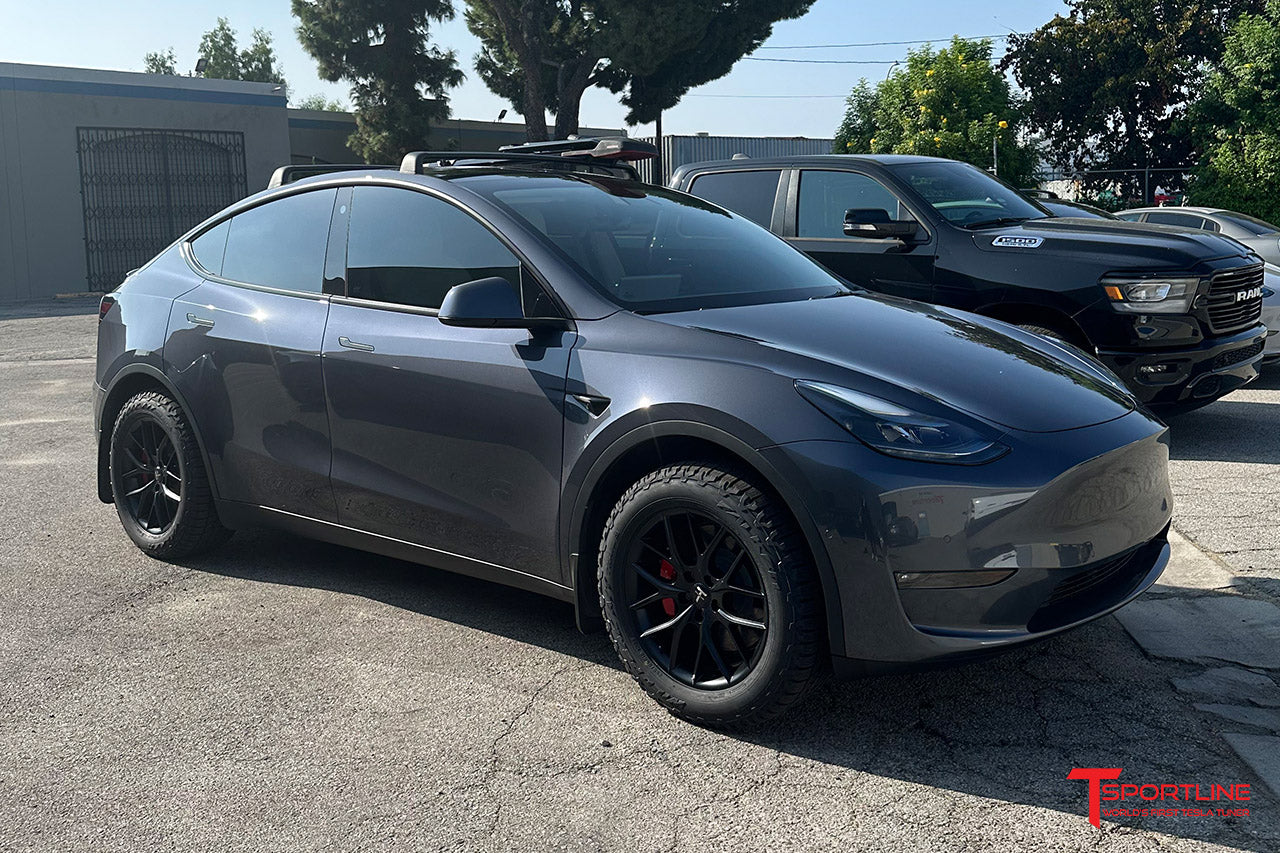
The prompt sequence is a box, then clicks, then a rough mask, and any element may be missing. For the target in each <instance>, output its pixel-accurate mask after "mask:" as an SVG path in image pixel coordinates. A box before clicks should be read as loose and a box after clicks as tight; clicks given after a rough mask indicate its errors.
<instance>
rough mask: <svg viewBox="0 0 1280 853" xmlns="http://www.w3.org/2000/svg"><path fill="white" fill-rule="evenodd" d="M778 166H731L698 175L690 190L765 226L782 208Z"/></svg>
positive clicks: (773, 220) (780, 171)
mask: <svg viewBox="0 0 1280 853" xmlns="http://www.w3.org/2000/svg"><path fill="white" fill-rule="evenodd" d="M781 179H782V170H781V169H734V170H733V171H730V172H708V173H706V174H701V175H697V176H696V177H695V178H694V179H693V181H692V183H690V185H689V192H690V193H691V194H693V195H696V196H697V197H698V198H704V199H706V200H707V201H709V202H711V203H712V204H717V205H719V206H720V207H723V208H724V209H725V210H732V211H733V212H734V213H736V214H738V215H739V216H745V217H746V218H747V219H750V220H751V221H752V222H754V223H756V224H757V225H762V226H764V227H765V228H770V227H772V226H773V224H774V222H775V219H777V220H778V221H779V222H780V220H781V217H780V216H776V214H781V212H782V211H783V210H784V209H785V201H786V198H785V193H781V192H779V186H780V185H781Z"/></svg>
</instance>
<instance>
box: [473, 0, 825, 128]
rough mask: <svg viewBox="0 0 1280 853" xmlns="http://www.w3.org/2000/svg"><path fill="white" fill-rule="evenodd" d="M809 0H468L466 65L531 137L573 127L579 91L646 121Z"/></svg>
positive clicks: (630, 118) (720, 72)
mask: <svg viewBox="0 0 1280 853" xmlns="http://www.w3.org/2000/svg"><path fill="white" fill-rule="evenodd" d="M812 3H813V0H653V1H652V2H649V3H643V4H639V3H635V2H624V0H468V2H467V12H466V18H467V26H468V27H469V28H470V29H471V31H472V32H473V33H474V34H475V35H476V36H478V37H479V38H480V41H481V44H482V50H481V52H480V54H479V56H478V57H477V58H476V71H477V72H478V73H479V74H480V77H481V79H482V80H484V82H485V84H486V85H487V86H488V87H489V88H490V89H491V90H492V91H493V92H494V93H496V94H498V95H500V96H501V97H503V98H506V99H507V100H508V101H510V102H511V103H512V105H513V106H514V107H515V109H516V110H517V111H518V112H520V113H521V114H522V115H523V116H524V118H525V126H526V128H527V130H528V134H529V138H530V139H531V140H542V139H546V138H547V137H548V128H547V125H546V119H545V113H546V111H548V110H549V111H551V112H552V113H554V114H555V116H556V123H555V127H554V136H555V137H557V138H561V137H564V136H567V135H568V134H570V133H576V132H577V130H578V126H579V114H580V104H581V101H582V95H583V93H584V92H586V90H587V89H588V88H591V87H592V86H600V87H603V88H606V89H609V90H610V91H612V92H614V93H615V94H618V95H620V96H621V100H622V103H623V105H624V106H626V107H627V110H628V113H627V118H626V121H627V122H628V123H629V124H641V123H644V122H649V121H653V120H654V119H655V118H656V117H657V115H658V113H660V112H661V111H662V110H664V109H667V108H669V107H672V106H675V104H677V103H678V102H679V101H680V99H681V98H682V97H683V96H684V94H685V93H686V92H688V91H689V89H691V88H693V87H694V86H700V85H702V84H703V83H707V82H710V81H711V80H715V79H718V78H719V77H722V76H724V75H725V74H727V73H728V72H729V70H730V69H731V68H732V67H733V65H734V63H736V62H737V61H738V60H739V59H740V58H741V57H742V56H744V55H745V54H747V53H750V52H751V51H753V50H755V48H756V47H758V46H759V45H760V44H761V43H762V42H763V41H764V40H765V39H766V38H768V37H769V34H770V33H771V32H772V29H773V24H774V23H776V22H777V21H780V20H783V19H785V18H793V17H798V16H799V15H802V14H804V12H805V11H807V10H808V8H809V6H810V5H812Z"/></svg>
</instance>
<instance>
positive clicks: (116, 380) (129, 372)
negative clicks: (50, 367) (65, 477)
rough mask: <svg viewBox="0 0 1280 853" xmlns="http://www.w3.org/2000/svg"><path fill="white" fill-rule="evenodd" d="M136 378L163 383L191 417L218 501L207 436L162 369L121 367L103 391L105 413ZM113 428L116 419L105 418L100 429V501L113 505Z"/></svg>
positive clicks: (101, 419)
mask: <svg viewBox="0 0 1280 853" xmlns="http://www.w3.org/2000/svg"><path fill="white" fill-rule="evenodd" d="M135 376H145V377H147V378H148V379H152V380H154V381H155V382H156V383H157V384H159V385H160V386H161V387H162V388H163V389H164V391H165V393H166V394H168V395H169V396H170V397H172V398H173V400H174V402H176V403H177V404H178V406H179V408H181V409H182V412H183V414H185V415H186V416H187V425H188V426H190V427H191V431H192V433H193V434H194V435H195V437H196V446H197V447H199V448H200V461H201V462H203V463H204V470H205V474H206V475H207V477H208V479H209V489H210V491H211V492H212V494H213V498H214V500H217V499H218V495H219V493H218V484H217V481H216V480H215V479H214V476H213V467H212V466H211V465H210V464H209V453H208V451H207V450H206V449H205V443H204V436H203V435H201V433H200V425H199V424H198V423H196V420H195V418H194V417H192V415H191V407H190V406H188V405H187V401H186V398H185V397H183V395H182V392H180V391H179V390H178V389H177V388H176V387H175V386H174V384H173V383H172V382H170V381H169V377H167V376H165V375H164V372H163V371H161V370H160V369H159V368H157V367H155V366H154V365H151V364H146V363H143V362H136V363H134V364H129V365H126V366H125V367H123V368H121V369H120V371H119V372H118V373H116V375H115V376H114V377H112V379H111V383H110V384H109V385H108V386H107V387H106V389H105V391H104V392H103V397H102V400H103V412H104V413H105V412H106V401H107V400H110V399H111V395H112V394H114V393H115V391H116V389H117V388H118V387H119V386H120V384H121V383H122V382H124V381H125V380H127V379H129V378H131V377H135ZM113 425H114V418H112V423H110V424H109V423H106V419H105V418H101V417H100V419H99V423H98V425H97V426H98V498H99V500H101V501H102V502H103V503H111V502H112V495H111V474H110V467H109V466H110V459H111V456H110V446H109V439H110V433H111V427H112V426H113Z"/></svg>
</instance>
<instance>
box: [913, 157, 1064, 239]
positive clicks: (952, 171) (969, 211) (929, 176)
mask: <svg viewBox="0 0 1280 853" xmlns="http://www.w3.org/2000/svg"><path fill="white" fill-rule="evenodd" d="M889 170H890V171H892V172H893V173H894V174H895V175H897V176H898V178H899V180H902V181H903V182H905V183H907V184H909V185H910V186H911V188H912V189H914V190H915V191H916V192H918V193H919V194H920V195H921V196H923V197H924V200H925V201H927V202H928V203H929V204H930V205H932V206H933V209H934V210H936V211H938V213H940V214H942V216H943V218H944V219H946V220H947V221H948V222H952V223H954V224H956V225H959V226H960V227H961V228H985V227H988V226H996V225H1008V224H1011V223H1014V222H1021V221H1023V220H1024V219H1043V218H1044V217H1045V211H1044V210H1043V209H1042V208H1040V207H1038V206H1037V205H1036V204H1035V203H1033V202H1031V201H1028V200H1027V199H1026V198H1025V197H1023V196H1022V195H1021V194H1020V193H1019V192H1018V191H1017V190H1015V189H1014V188H1013V187H1011V186H1008V185H1007V184H1004V183H1002V182H1000V181H997V180H996V179H995V178H993V177H991V176H990V175H988V174H987V173H986V172H984V171H982V170H981V169H976V168H974V167H973V166H970V165H968V164H966V163H954V162H946V161H926V162H919V163H900V164H897V165H894V166H890V167H889Z"/></svg>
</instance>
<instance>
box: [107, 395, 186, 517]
mask: <svg viewBox="0 0 1280 853" xmlns="http://www.w3.org/2000/svg"><path fill="white" fill-rule="evenodd" d="M123 461H124V465H122V466H121V467H123V468H125V470H123V471H121V472H120V484H121V485H122V486H123V487H124V490H125V491H124V494H123V495H121V499H122V500H123V502H124V505H125V508H126V509H127V511H128V512H129V514H130V515H131V516H132V517H133V520H134V523H136V524H137V525H138V526H139V527H141V528H142V529H143V530H145V531H146V532H147V533H150V534H151V535H152V536H161V535H163V534H164V532H165V531H166V530H168V529H169V528H170V527H172V526H173V522H174V521H175V520H176V519H177V517H178V508H179V507H180V506H181V505H182V491H183V488H182V460H181V459H179V458H178V450H177V448H176V447H174V445H173V441H172V440H171V439H170V438H169V436H168V434H167V433H166V432H165V431H164V428H163V427H161V426H160V424H159V423H158V422H157V421H156V420H154V419H152V418H137V419H135V420H134V421H133V423H132V424H131V426H130V428H129V431H128V434H127V436H126V437H125V440H124V460H123Z"/></svg>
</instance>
